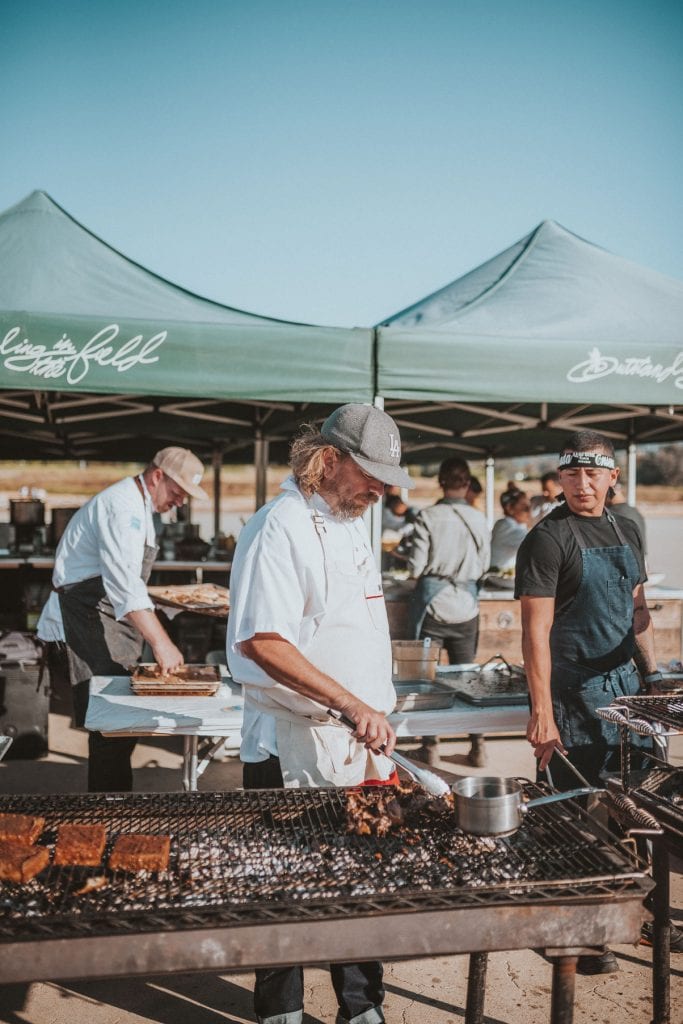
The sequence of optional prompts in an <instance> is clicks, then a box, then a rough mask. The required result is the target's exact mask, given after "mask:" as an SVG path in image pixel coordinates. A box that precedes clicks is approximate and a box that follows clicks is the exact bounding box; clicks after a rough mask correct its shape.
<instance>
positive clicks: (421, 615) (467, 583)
mask: <svg viewBox="0 0 683 1024" xmlns="http://www.w3.org/2000/svg"><path fill="white" fill-rule="evenodd" d="M451 510H452V511H453V513H454V515H455V516H456V517H457V518H458V519H459V520H460V522H461V523H462V524H463V526H464V527H465V529H466V530H467V532H468V533H469V535H470V538H471V540H472V543H473V544H474V546H475V548H476V549H477V552H478V551H479V549H480V548H479V544H478V543H477V538H476V537H475V535H474V534H473V533H472V530H471V528H470V526H469V524H468V523H467V522H466V520H465V519H464V518H463V516H461V515H460V513H459V512H458V511H456V509H455V508H453V506H452V505H451ZM463 562H464V557H463V561H462V562H461V563H460V565H461V567H462V564H463ZM459 571H460V570H459V569H458V570H456V572H455V573H454V574H453V576H429V575H422V576H420V577H419V579H418V581H417V583H416V584H415V589H414V590H413V593H412V596H411V600H410V629H411V633H412V635H413V637H414V638H415V640H419V639H420V633H421V632H422V625H423V623H424V620H425V617H426V615H427V609H428V608H429V606H430V604H431V603H432V601H433V600H434V598H435V597H436V595H437V594H439V593H441V591H442V590H444V589H445V588H446V587H447V586H449V585H453V586H455V585H456V584H457V586H458V587H460V588H461V589H462V590H468V591H469V592H470V594H472V596H473V597H476V596H477V594H478V587H477V583H476V581H475V580H459V579H458V572H459Z"/></svg>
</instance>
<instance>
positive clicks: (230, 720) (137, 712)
mask: <svg viewBox="0 0 683 1024" xmlns="http://www.w3.org/2000/svg"><path fill="white" fill-rule="evenodd" d="M243 710H244V700H243V698H242V693H241V688H240V687H238V686H237V685H236V684H235V683H233V682H232V680H230V679H229V678H228V677H226V676H224V677H223V682H222V684H221V687H220V689H219V690H218V693H217V694H216V696H215V697H159V696H154V697H136V696H135V694H134V693H133V692H132V690H131V688H130V678H129V677H128V676H93V678H92V679H91V681H90V700H89V702H88V713H87V715H86V718H85V727H86V729H89V730H90V731H92V732H101V733H104V735H105V736H182V737H183V739H184V744H183V789H185V790H186V791H188V792H193V791H194V790H196V789H197V779H198V778H199V776H200V775H201V774H202V773H203V772H204V770H205V769H206V766H207V765H208V764H209V762H210V760H211V756H212V754H214V753H215V751H216V750H217V749H218V748H219V747H221V746H222V745H223V744H224V743H225V742H226V740H228V741H231V745H233V746H234V747H235V749H236V750H237V749H238V748H239V743H240V733H241V730H242V712H243ZM201 736H209V737H212V738H218V741H217V742H216V743H215V744H213V746H212V747H211V749H210V750H209V751H208V753H207V754H206V756H205V758H204V759H203V761H202V762H201V763H200V762H199V755H198V750H199V738H200V737H201Z"/></svg>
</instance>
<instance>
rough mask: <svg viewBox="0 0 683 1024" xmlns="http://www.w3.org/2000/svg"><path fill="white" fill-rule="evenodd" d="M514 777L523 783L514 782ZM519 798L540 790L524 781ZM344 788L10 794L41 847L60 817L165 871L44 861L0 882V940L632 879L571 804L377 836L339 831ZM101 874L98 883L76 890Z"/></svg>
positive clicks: (564, 892) (428, 902) (560, 894)
mask: <svg viewBox="0 0 683 1024" xmlns="http://www.w3.org/2000/svg"><path fill="white" fill-rule="evenodd" d="M521 781H523V780H521ZM525 789H526V791H527V794H528V795H530V796H532V795H538V794H539V793H540V792H542V791H541V790H540V789H539V788H538V787H535V786H532V785H531V784H530V783H527V784H525ZM344 807H345V794H344V790H250V791H246V792H243V791H238V792H234V793H188V794H106V795H105V794H89V795H87V796H57V797H55V796H44V797H42V796H36V797H33V796H31V797H28V796H7V797H2V798H0V811H4V812H15V813H23V814H39V815H42V816H44V817H45V818H46V820H47V826H46V829H45V831H44V833H43V835H42V837H41V839H40V842H41V843H46V844H48V845H50V844H53V843H54V842H55V840H56V832H57V826H58V825H59V824H61V823H65V822H82V823H94V822H99V823H102V824H104V825H105V826H106V828H107V833H108V844H107V850H106V852H105V858H104V860H103V863H104V864H106V862H107V857H108V853H109V850H110V848H111V844H112V843H113V841H114V839H115V838H116V836H117V835H118V834H120V833H130V832H142V833H157V834H166V835H170V836H171V859H170V863H169V869H168V871H166V872H161V873H159V874H142V873H141V874H137V875H135V874H125V873H123V872H113V871H110V870H109V869H108V868H59V867H55V866H54V865H51V866H50V867H49V868H47V869H46V870H45V871H44V872H43V873H41V874H40V875H39V876H38V877H36V878H35V879H33V880H32V881H31V882H29V883H27V884H26V885H21V886H19V885H13V884H9V883H5V884H0V939H6V938H17V937H19V938H21V937H28V936H29V935H33V936H35V935H36V934H41V935H46V934H50V935H55V934H59V935H61V934H74V931H75V932H77V933H79V934H81V933H89V934H111V933H112V932H118V931H121V930H125V929H131V930H142V931H145V930H163V929H172V928H183V927H194V928H196V927H210V926H216V925H219V924H224V923H228V922H230V923H247V922H260V921H267V920H269V919H270V920H273V919H276V918H277V920H279V921H282V920H286V919H288V918H289V919H292V920H297V919H302V918H303V919H306V918H323V917H330V916H345V915H346V916H353V915H358V914H361V913H362V914H368V913H382V914H384V913H391V912H392V911H398V910H400V911H403V912H404V911H406V910H407V909H408V910H410V909H415V910H418V909H422V910H424V909H441V908H443V907H444V905H445V903H444V901H446V903H447V905H448V906H449V907H451V908H452V907H453V906H455V905H468V904H469V905H482V904H495V903H501V902H505V903H510V902H511V901H512V902H515V901H528V900H529V899H532V900H544V899H552V900H555V901H556V900H557V899H558V898H560V899H563V900H564V899H566V900H580V901H582V902H585V901H587V900H590V899H599V898H604V897H605V895H606V894H610V895H614V894H615V893H621V892H623V891H625V890H628V889H629V887H630V886H631V885H632V884H635V882H634V880H635V879H640V878H642V872H640V871H639V870H637V868H636V867H635V866H634V864H633V863H632V862H631V860H630V859H629V857H628V856H627V854H626V853H625V851H624V850H623V849H622V848H621V847H619V846H618V845H617V844H615V843H614V841H613V840H612V839H611V838H610V837H609V836H608V834H607V833H606V832H603V830H601V829H600V828H599V827H597V826H595V825H593V824H592V823H590V819H589V818H588V817H587V816H586V815H585V814H584V812H583V811H581V809H580V808H579V807H578V806H577V805H576V804H574V803H570V802H567V803H564V804H554V805H549V806H545V807H538V808H534V809H532V810H531V811H530V812H529V813H528V814H527V815H526V816H525V819H524V824H523V825H522V827H521V828H520V829H519V831H518V832H517V833H516V834H515V835H513V836H508V837H506V838H500V839H479V838H476V837H470V836H467V835H465V834H464V833H462V832H461V831H460V830H459V829H458V828H457V827H456V826H455V822H454V818H453V819H451V818H450V817H446V818H440V819H435V820H431V821H429V820H425V819H416V821H415V823H414V824H413V823H410V825H409V827H407V828H404V829H402V830H401V831H400V832H399V833H397V834H395V835H390V836H386V837H384V838H381V839H379V838H376V837H373V836H356V835H348V834H347V833H346V832H345V823H344ZM93 877H104V878H105V881H106V884H105V885H104V887H102V888H99V889H95V890H94V891H90V892H82V891H81V892H79V890H82V889H83V886H84V885H85V883H86V881H87V880H88V879H89V878H90V879H92V878H93Z"/></svg>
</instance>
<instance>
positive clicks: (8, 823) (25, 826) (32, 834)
mask: <svg viewBox="0 0 683 1024" xmlns="http://www.w3.org/2000/svg"><path fill="white" fill-rule="evenodd" d="M44 828H45V818H38V817H36V816H35V815H33V814H0V842H4V841H5V840H11V841H12V842H17V843H24V844H25V845H27V846H31V844H32V843H35V841H36V839H37V838H38V836H39V835H40V833H41V832H42V831H43V829H44Z"/></svg>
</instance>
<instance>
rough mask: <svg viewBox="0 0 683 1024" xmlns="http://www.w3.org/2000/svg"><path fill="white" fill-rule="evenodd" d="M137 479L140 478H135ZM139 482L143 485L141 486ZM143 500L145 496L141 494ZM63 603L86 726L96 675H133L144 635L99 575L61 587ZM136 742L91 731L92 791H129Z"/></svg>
mask: <svg viewBox="0 0 683 1024" xmlns="http://www.w3.org/2000/svg"><path fill="white" fill-rule="evenodd" d="M136 482H137V481H136ZM138 486H139V485H138ZM143 500H144V495H143ZM158 550H159V548H158V547H156V546H154V545H151V544H145V547H144V553H143V559H142V567H141V570H140V578H141V579H142V581H143V582H144V583H147V581H148V579H149V577H150V574H151V571H152V566H153V564H154V561H155V559H156V556H157V552H158ZM58 594H59V606H60V608H61V612H62V621H63V623H64V638H65V640H66V654H67V660H68V665H69V679H70V682H71V686H72V694H73V705H74V723H75V724H76V725H77V726H80V727H82V726H83V725H84V724H85V716H86V712H87V710H88V699H89V696H90V680H91V678H92V677H93V676H101V675H114V676H121V675H129V669H130V666H131V665H134V664H135V663H136V662H137V660H138V658H139V657H140V654H141V653H142V647H143V639H142V636H141V635H140V633H139V632H138V630H137V629H135V627H134V626H132V625H131V624H130V622H127V621H126V620H125V619H121V620H120V621H117V619H116V616H115V614H114V608H113V606H112V603H111V601H110V600H109V598H108V597H107V592H106V590H105V589H104V583H103V581H102V577H101V576H93V577H91V578H90V579H87V580H81V581H80V582H79V583H72V584H69V585H68V586H65V587H60V588H59V590H58ZM135 743H136V740H135V739H129V738H127V737H111V738H107V737H103V736H102V734H101V733H98V732H91V733H89V735H88V746H89V751H90V757H89V761H88V789H89V790H90V791H91V792H103V791H130V790H131V789H132V788H133V776H132V771H131V768H130V755H131V753H132V751H133V748H134V747H135Z"/></svg>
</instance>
